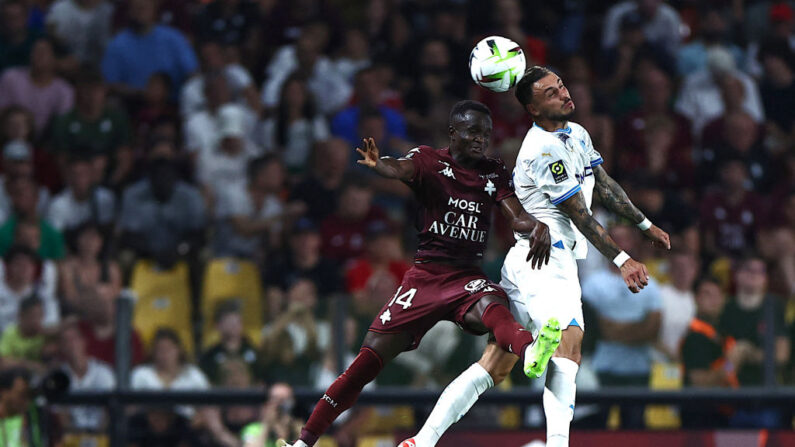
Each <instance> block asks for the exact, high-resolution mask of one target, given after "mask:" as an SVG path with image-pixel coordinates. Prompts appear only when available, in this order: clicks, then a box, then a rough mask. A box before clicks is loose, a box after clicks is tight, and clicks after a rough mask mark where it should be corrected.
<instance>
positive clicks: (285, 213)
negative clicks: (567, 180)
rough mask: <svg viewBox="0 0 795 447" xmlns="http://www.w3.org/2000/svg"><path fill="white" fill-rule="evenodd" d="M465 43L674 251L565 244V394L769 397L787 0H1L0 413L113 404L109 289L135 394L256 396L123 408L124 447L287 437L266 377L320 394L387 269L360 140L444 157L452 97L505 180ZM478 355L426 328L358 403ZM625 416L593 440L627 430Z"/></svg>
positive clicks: (785, 133) (793, 375) (510, 106)
mask: <svg viewBox="0 0 795 447" xmlns="http://www.w3.org/2000/svg"><path fill="white" fill-rule="evenodd" d="M492 34H497V35H502V36H505V37H508V38H510V39H512V40H514V41H516V42H518V43H519V44H520V45H521V46H522V48H523V49H524V51H525V54H526V57H527V60H528V66H531V65H534V64H540V65H548V66H550V67H551V68H553V69H554V70H555V71H556V72H558V73H560V74H561V76H562V77H563V79H564V81H565V82H566V83H567V86H568V88H569V90H570V92H571V95H572V98H573V99H574V101H575V103H576V105H577V110H576V116H575V118H574V120H575V121H577V122H579V123H581V124H582V125H584V126H585V128H586V129H588V130H589V131H590V133H591V136H592V138H593V141H594V145H595V147H596V148H597V150H599V151H600V152H601V154H602V155H603V158H604V159H605V169H606V170H607V171H608V172H609V173H610V174H611V175H613V176H614V177H615V178H617V179H618V180H619V182H620V183H621V184H622V185H623V186H624V188H625V189H626V190H627V192H628V193H629V196H630V197H631V198H632V199H633V200H634V202H635V203H636V204H637V205H638V206H639V207H640V208H641V209H642V210H643V211H644V212H645V213H646V215H647V216H649V218H650V219H651V220H652V222H654V223H655V224H657V225H658V226H660V227H661V228H663V229H664V230H666V231H668V232H669V233H670V234H671V235H672V245H673V247H674V248H673V250H672V251H671V252H670V253H662V252H659V251H654V250H652V249H651V247H650V246H649V245H648V244H646V243H644V241H643V240H642V236H641V234H640V233H639V232H638V231H636V230H635V229H634V227H632V226H627V223H626V222H620V221H617V220H615V219H614V218H612V217H611V216H610V215H608V214H606V213H605V212H603V211H601V210H599V209H598V205H597V206H596V207H595V208H597V209H596V213H597V215H598V216H599V219H600V220H601V221H602V222H607V223H609V227H610V231H611V233H612V235H613V237H614V238H615V239H616V240H617V241H618V242H619V244H620V245H621V246H622V247H624V248H625V249H626V250H627V251H628V252H629V253H631V254H632V255H633V257H635V258H636V259H640V260H642V261H644V262H646V263H647V265H649V266H650V270H651V271H652V276H653V279H654V281H653V283H652V286H651V287H649V288H647V289H646V290H644V291H643V292H642V293H641V294H640V295H638V296H632V295H631V294H630V293H629V292H628V291H627V290H626V287H625V286H624V284H623V282H622V281H621V280H620V276H619V275H618V272H617V271H616V270H614V269H612V268H611V266H610V264H609V262H606V261H605V260H603V259H601V257H600V256H599V255H598V252H597V251H596V250H592V251H591V256H590V257H589V259H588V260H587V261H586V262H585V263H583V265H582V266H581V276H582V280H583V295H584V302H585V307H586V319H587V320H588V331H587V332H586V349H587V355H586V361H585V365H584V367H583V369H582V370H581V373H580V380H581V382H582V383H581V384H580V387H581V388H583V389H588V388H589V387H590V388H595V387H598V386H600V384H601V386H619V385H636V386H654V387H678V386H682V385H684V386H694V387H695V386H719V387H727V388H729V387H743V386H761V385H764V384H767V385H775V384H792V383H795V361H794V360H795V356H793V355H792V349H793V346H795V330H793V328H794V327H795V326H793V324H792V323H793V320H795V126H793V124H795V10H793V4H792V3H791V2H770V1H764V0H736V1H729V0H710V1H692V0H680V1H670V2H662V1H660V0H629V1H622V2H586V1H584V0H570V1H565V2H552V1H543V2H542V1H519V0H495V1H487V0H478V1H464V0H451V1H442V0H344V1H343V0H290V1H281V0H212V1H207V0H205V1H199V0H159V1H158V0H115V1H109V0H54V1H53V0H0V158H1V161H0V163H1V165H2V174H1V175H0V255H2V258H3V262H2V263H0V334H2V336H1V337H0V357H1V359H0V369H3V370H5V371H6V373H7V374H6V375H7V376H8V377H6V379H4V380H2V381H0V382H2V383H0V385H2V386H0V396H2V398H0V410H1V409H2V408H3V405H5V407H6V411H8V410H7V408H8V407H9V405H11V404H10V403H9V402H12V401H13V394H14V390H15V389H16V388H15V387H16V386H17V385H18V384H19V382H25V381H26V380H27V379H26V378H25V377H27V376H26V375H25V374H22V372H21V370H20V368H24V369H25V370H27V371H29V372H32V373H33V374H36V373H41V372H43V371H47V370H49V369H51V368H63V369H64V370H65V371H67V372H68V374H69V375H70V377H71V379H72V387H73V389H86V390H98V389H111V388H113V387H114V386H115V378H114V374H113V369H112V368H113V364H114V362H115V359H116V357H115V356H116V352H115V344H114V340H115V334H116V329H117V328H116V321H115V308H116V299H117V297H118V296H119V295H120V292H121V291H122V290H123V289H125V288H130V289H131V290H132V291H134V292H135V295H136V297H137V301H136V303H135V307H134V315H133V338H132V343H131V346H130V352H131V356H132V362H133V365H134V369H133V370H132V373H131V379H130V380H131V383H130V386H131V387H132V388H133V389H195V390H201V389H207V388H210V387H227V388H248V387H268V389H269V396H270V398H269V400H268V403H267V404H265V406H264V407H263V408H249V407H240V408H237V407H229V408H224V409H218V408H194V407H178V408H176V409H175V410H174V411H173V412H172V411H164V410H156V411H155V410H152V411H149V410H147V411H143V410H141V411H138V412H131V419H130V421H129V424H130V427H131V433H136V437H134V438H131V442H132V443H133V444H135V445H140V446H144V445H147V446H158V445H170V446H174V445H224V446H233V445H242V443H243V442H251V443H252V444H251V445H262V444H261V443H260V444H256V443H257V442H258V440H260V441H261V440H262V439H267V440H271V441H272V440H273V439H275V438H276V437H280V436H286V437H290V436H291V434H290V433H291V431H293V430H295V427H296V425H298V426H300V419H301V417H302V415H304V414H306V413H305V412H306V410H307V409H306V408H295V405H294V402H295V401H294V399H293V398H292V388H291V387H313V388H317V389H324V388H325V387H326V386H328V385H329V384H330V383H331V381H333V379H334V378H335V377H336V375H337V373H338V371H339V370H340V368H341V367H344V366H345V365H341V364H339V363H340V362H339V360H340V359H343V360H345V361H346V362H347V361H348V360H350V359H351V358H352V356H353V355H354V354H355V352H356V351H357V349H358V346H359V343H360V341H361V339H362V337H363V335H364V331H366V329H367V327H368V325H369V322H370V321H371V319H372V318H373V316H374V315H375V313H376V312H377V310H378V309H379V308H380V307H381V306H382V305H383V303H384V302H385V301H386V300H388V299H389V298H390V297H391V296H392V295H393V294H394V291H395V289H396V287H397V285H398V284H399V283H400V280H401V277H402V275H403V273H404V272H405V271H406V270H407V269H408V268H409V266H410V263H411V256H412V253H413V248H414V245H415V240H414V228H413V223H414V216H415V215H416V205H415V203H414V202H413V199H412V198H411V195H410V192H409V190H408V188H407V187H405V186H404V185H402V184H400V183H398V182H393V181H384V180H383V179H380V178H378V177H376V176H374V175H373V174H372V173H370V172H366V170H365V169H364V168H362V167H359V166H357V165H356V163H355V160H356V158H357V157H356V156H355V152H354V148H355V147H356V146H357V144H358V143H359V142H360V141H361V138H362V137H370V136H372V137H373V138H375V140H376V142H377V143H378V145H379V148H380V149H381V153H382V154H385V155H392V156H400V155H401V154H404V153H406V152H407V151H408V150H409V149H411V148H412V147H414V146H416V145H418V144H427V145H431V146H434V147H444V146H446V142H447V139H448V135H447V133H448V131H447V120H448V114H449V110H450V108H451V106H452V105H453V104H454V103H455V102H456V101H458V100H460V99H464V98H473V99H478V100H481V101H483V102H485V103H486V104H487V105H489V106H490V108H491V110H492V113H493V122H494V131H493V133H492V140H491V147H490V151H491V155H493V156H500V157H502V159H503V160H504V161H505V162H506V164H507V165H508V166H509V168H512V166H513V163H514V160H515V157H516V154H517V151H518V149H519V146H520V143H521V140H522V138H523V137H524V134H525V133H526V131H527V129H528V126H529V125H530V123H529V121H528V117H527V116H526V114H525V112H524V111H523V110H522V108H521V106H520V105H519V104H518V102H517V101H516V100H515V99H514V97H513V95H512V94H510V93H506V94H494V93H490V92H487V91H486V90H484V89H480V88H477V87H476V86H474V84H473V83H472V82H471V80H470V79H469V70H468V68H467V64H466V62H467V58H468V55H469V51H470V49H471V48H472V47H473V45H474V44H475V43H476V42H477V41H478V40H479V39H481V38H482V37H485V36H487V35H492ZM489 242H490V250H489V253H488V255H487V257H486V258H487V259H486V260H485V268H486V269H487V271H488V272H489V273H490V274H491V275H492V276H493V277H494V278H495V279H498V277H499V268H500V265H501V261H502V257H503V255H504V254H505V253H506V251H507V249H508V248H509V247H510V246H511V245H512V242H513V236H512V234H511V233H510V231H509V230H508V228H507V225H505V223H504V222H501V221H500V220H499V219H498V221H497V224H496V227H495V229H494V230H493V232H492V235H491V237H490V241H489ZM335 326H342V327H335ZM333 334H340V335H339V337H338V338H335V337H334V336H333ZM484 343H485V339H476V338H474V337H472V336H469V335H465V334H463V333H461V332H460V331H458V329H457V328H456V327H455V326H454V325H452V324H445V323H441V324H439V325H438V326H437V327H436V328H435V329H434V330H433V333H432V334H429V336H428V337H426V341H425V342H424V343H423V344H422V346H421V347H420V349H418V350H417V351H413V352H411V353H409V354H405V355H403V356H401V357H399V358H398V359H397V362H396V363H395V364H394V365H393V366H391V367H389V368H388V369H387V370H386V371H385V372H384V373H383V374H382V375H381V376H380V377H379V378H378V379H377V381H376V383H375V384H374V385H373V386H375V387H378V386H391V385H399V386H411V387H426V388H430V389H438V388H439V387H440V386H444V385H445V384H446V383H447V382H448V381H449V380H450V379H451V378H452V377H454V376H455V375H457V374H458V372H460V371H461V370H463V369H464V368H465V367H466V366H467V365H469V364H470V363H471V362H472V361H473V360H476V359H477V355H478V353H479V352H481V349H482V346H483V344H484ZM766 363H767V364H768V366H767V368H766V367H765V365H766ZM771 366H772V367H771ZM9 377H10V379H9ZM539 383H541V382H540V381H536V385H538V384H539ZM20 386H21V385H20ZM507 386H527V382H526V381H525V380H523V379H521V378H516V380H514V381H513V385H511V384H508V385H507ZM508 410H511V409H497V410H494V409H488V408H485V409H481V410H480V411H481V413H477V411H479V410H478V407H476V409H475V412H476V415H478V414H479V416H477V420H476V422H474V423H476V424H481V425H489V424H490V425H491V426H497V425H503V426H512V424H513V426H518V425H520V424H523V423H525V424H532V423H533V416H532V415H533V412H529V413H528V415H529V416H528V417H527V418H526V420H521V421H517V420H516V419H517V417H516V415H515V414H514V415H513V416H512V415H511V413H510V411H508ZM634 410H636V409H633V408H622V409H621V411H618V412H617V411H612V412H609V413H606V412H604V411H600V410H599V409H593V412H592V413H593V415H595V416H594V418H592V419H594V421H595V422H594V421H592V422H591V423H592V424H594V426H604V425H605V424H608V425H609V424H616V423H617V422H616V420H620V422H618V423H619V424H621V425H622V426H624V427H632V426H636V427H637V426H642V425H643V424H644V421H643V420H638V419H639V417H638V415H639V414H640V415H641V416H642V414H643V412H642V411H641V412H638V411H634ZM657 410H659V411H661V412H663V413H664V412H666V411H668V412H669V413H670V409H666V408H662V409H657ZM385 411H386V410H378V409H376V410H373V409H370V410H361V411H359V412H356V413H354V414H352V415H351V416H350V417H349V418H347V419H346V420H345V421H343V422H342V423H341V424H340V425H339V427H338V428H337V430H336V433H335V442H337V443H339V444H340V445H352V444H353V442H354V441H355V439H356V437H357V436H359V435H361V434H362V433H368V430H373V429H374V427H376V428H378V429H390V428H391V427H392V426H394V422H391V421H403V422H404V425H405V426H408V427H411V426H413V423H414V416H413V414H412V413H411V411H410V409H409V410H408V412H409V415H408V416H405V415H404V416H405V417H404V416H400V417H398V416H396V414H395V413H394V412H396V411H397V412H399V411H402V410H401V409H391V410H389V411H391V412H392V413H384V412H385ZM648 412H649V411H648V410H647V413H648ZM382 413H383V414H382ZM588 413H589V411H588V410H587V409H586V407H583V410H582V411H581V409H580V408H578V418H584V417H585V416H588ZM661 414H662V413H661ZM56 416H57V418H56V420H57V421H58V422H59V424H58V425H59V427H60V432H61V434H69V433H72V434H74V433H91V432H101V431H102V430H103V429H104V428H105V427H106V425H107V418H106V417H105V415H104V414H103V412H102V410H101V409H96V408H68V409H63V410H59V412H58V414H57V415H56ZM674 416H675V417H678V416H676V415H674ZM421 417H422V415H420V416H419V417H418V418H421ZM616 417H618V419H616ZM537 418H538V415H537V414H536V419H537ZM641 419H642V418H641ZM663 419H664V417H662V416H660V417H659V418H656V419H654V420H657V421H660V420H663ZM695 420H698V416H697V415H696V416H692V417H691V416H688V417H685V416H684V415H682V418H681V422H683V423H688V421H695ZM709 420H710V421H712V422H713V423H717V422H714V421H718V420H720V421H721V422H720V423H722V424H728V425H731V426H749V425H765V426H771V427H776V426H779V427H780V426H790V425H791V424H790V419H788V417H787V415H782V414H781V413H779V412H775V411H767V412H766V411H760V412H755V413H754V414H743V413H742V412H735V413H731V412H726V411H725V409H722V410H720V411H718V410H716V411H715V412H714V413H712V414H711V415H709ZM406 421H409V422H406ZM473 421H474V419H473ZM536 422H538V421H536ZM389 424H393V425H392V426H390V425H389ZM7 426H8V425H7ZM67 438H68V436H67V437H66V438H64V439H67Z"/></svg>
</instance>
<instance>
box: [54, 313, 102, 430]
mask: <svg viewBox="0 0 795 447" xmlns="http://www.w3.org/2000/svg"><path fill="white" fill-rule="evenodd" d="M58 341H59V350H60V354H61V357H62V358H63V361H64V363H63V370H64V371H65V372H66V374H67V375H68V376H69V379H70V386H69V389H70V390H71V391H103V390H111V389H113V387H115V386H116V377H115V376H114V375H113V371H112V370H111V369H110V366H109V365H108V364H106V363H104V362H101V361H99V360H97V359H95V358H94V357H90V356H89V355H88V351H87V350H86V340H85V339H84V338H83V334H82V333H81V332H80V328H78V326H77V324H73V323H67V324H64V326H63V327H62V328H61V331H60V334H59V337H58ZM67 412H68V422H67V424H66V428H67V429H68V430H70V431H91V432H98V431H100V430H103V429H104V428H105V425H106V422H107V420H106V415H105V410H104V409H103V408H102V407H84V406H77V407H69V408H68V410H67Z"/></svg>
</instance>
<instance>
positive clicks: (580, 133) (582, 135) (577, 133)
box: [569, 121, 591, 140]
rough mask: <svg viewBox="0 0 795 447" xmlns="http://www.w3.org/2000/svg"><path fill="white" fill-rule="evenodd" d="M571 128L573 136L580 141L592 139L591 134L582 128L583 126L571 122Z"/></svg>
mask: <svg viewBox="0 0 795 447" xmlns="http://www.w3.org/2000/svg"><path fill="white" fill-rule="evenodd" d="M569 128H570V129H571V136H572V137H574V138H578V139H589V140H590V139H591V134H589V133H588V130H587V129H586V128H585V127H583V126H582V124H579V123H575V122H574V121H569Z"/></svg>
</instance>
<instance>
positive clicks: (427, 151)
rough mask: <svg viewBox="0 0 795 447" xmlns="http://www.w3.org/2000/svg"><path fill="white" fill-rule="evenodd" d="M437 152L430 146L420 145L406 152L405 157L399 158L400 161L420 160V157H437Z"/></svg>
mask: <svg viewBox="0 0 795 447" xmlns="http://www.w3.org/2000/svg"><path fill="white" fill-rule="evenodd" d="M437 152H438V151H437V150H436V149H434V148H432V147H430V146H426V145H424V144H421V145H419V146H417V147H415V148H413V149H411V150H409V151H408V152H406V155H404V156H402V157H400V158H402V159H409V160H410V159H412V158H421V157H436V156H438V153H437Z"/></svg>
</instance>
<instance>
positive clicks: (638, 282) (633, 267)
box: [620, 258, 649, 293]
mask: <svg viewBox="0 0 795 447" xmlns="http://www.w3.org/2000/svg"><path fill="white" fill-rule="evenodd" d="M620 270H621V277H622V278H624V283H625V284H626V285H627V287H629V290H631V291H632V293H638V292H640V289H642V288H644V287H646V286H647V285H648V284H649V271H648V270H646V266H645V265H643V263H642V262H638V261H636V260H634V259H632V258H630V259H627V260H626V262H624V264H622V265H621V269H620Z"/></svg>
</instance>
